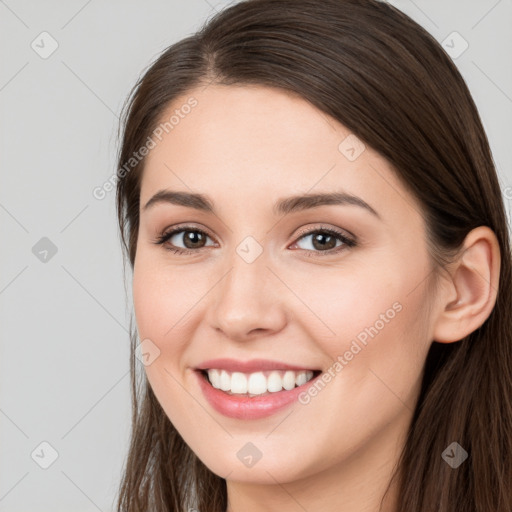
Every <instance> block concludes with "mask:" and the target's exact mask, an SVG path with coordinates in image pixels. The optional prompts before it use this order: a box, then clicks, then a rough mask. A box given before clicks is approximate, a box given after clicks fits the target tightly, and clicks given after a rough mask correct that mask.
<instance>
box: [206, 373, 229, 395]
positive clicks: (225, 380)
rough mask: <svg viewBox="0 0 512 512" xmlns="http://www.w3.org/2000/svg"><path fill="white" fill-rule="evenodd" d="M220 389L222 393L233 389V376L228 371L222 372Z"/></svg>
mask: <svg viewBox="0 0 512 512" xmlns="http://www.w3.org/2000/svg"><path fill="white" fill-rule="evenodd" d="M208 375H209V374H208ZM220 389H222V391H229V390H230V389H231V375H229V373H228V372H227V371H226V370H222V371H221V372H220Z"/></svg>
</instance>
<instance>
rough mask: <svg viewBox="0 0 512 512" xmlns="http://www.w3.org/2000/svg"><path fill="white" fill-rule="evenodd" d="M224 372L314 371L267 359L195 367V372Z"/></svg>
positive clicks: (211, 362)
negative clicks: (210, 370)
mask: <svg viewBox="0 0 512 512" xmlns="http://www.w3.org/2000/svg"><path fill="white" fill-rule="evenodd" d="M213 368H214V369H217V370H226V371H228V372H241V373H253V372H257V371H265V370H294V371H305V370H314V369H313V368H311V367H306V366H298V365H293V364H287V363H282V362H281V361H271V360H269V359H251V360H250V361H238V360H236V359H228V358H223V359H209V360H208V361H203V362H202V363H201V364H199V365H198V366H197V367H196V370H209V369H213Z"/></svg>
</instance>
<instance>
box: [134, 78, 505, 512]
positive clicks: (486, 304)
mask: <svg viewBox="0 0 512 512" xmlns="http://www.w3.org/2000/svg"><path fill="white" fill-rule="evenodd" d="M191 96H193V97H194V98H196V99H197V101H198V104H197V106H196V107H194V108H193V109H192V111H191V112H190V114H188V115H187V116H185V117H184V118H183V119H180V122H179V124H178V125H176V126H175V127H174V128H173V129H172V130H171V131H169V133H168V134H166V135H165V136H164V137H163V139H162V141H161V142H159V143H158V144H157V146H156V147H155V148H154V149H152V150H151V151H150V153H149V155H148V157H147V159H146V166H145V169H144V173H143V177H142V184H141V195H140V199H141V200H140V203H141V211H140V226H139V236H138V242H137V252H136V259H135V265H134V274H133V298H134V307H135V315H136V321H137V328H138V332H139V336H140V339H141V340H144V339H149V340H151V343H153V344H154V345H156V346H157V347H158V349H159V351H160V354H159V356H158V357H157V358H156V359H155V360H154V361H153V362H152V363H151V364H150V365H148V366H146V367H145V369H146V374H147V377H148V380H149V382H150V384H151V386H152V388H153V390H154V392H155V395H156V396H157V398H158V400H159V402H160V403H161V405H162V407H163V409H164V410H165V412H166V414H167V415H168V417H169V419H170V420H171V421H172V423H173V424H174V426H175V427H176V428H177V430H178V431H179V433H180V434H181V436H182V437H183V438H184V440H185V441H186V443H187V444H188V445H189V446H190V448H191V449H192V450H193V451H194V452H195V453H196V454H197V456H198V457H199V458H200V459H201V460H202V461H203V463H204V464H205V465H206V466H207V467H208V468H209V469H210V470H211V471H213V472H214V473H216V474H217V475H219V476H221V477H223V478H226V480H227V489H228V499H229V506H228V511H229V512H242V511H245V512H256V511H280V512H283V511H285V512H286V511H290V512H291V511H298V510H323V511H335V510H336V511H339V510H343V511H344V512H356V511H357V512H362V511H372V512H374V511H375V512H376V511H378V510H379V505H380V502H381V500H382V498H383V496H384V492H385V490H386V488H387V486H388V484H389V481H390V478H391V475H392V471H393V468H394V466H395V464H396V462H397V459H398V456H399V452H400V450H401V449H402V447H403V443H404V440H405V435H406V432H407V429H408V427H409V423H410V420H411V417H412V413H413V410H414V407H415V404H416V401H417V397H418V392H419V386H420V382H421V376H422V369H423V365H424V362H425V358H426V355H427V352H428V349H429V347H430V345H431V343H432V341H433V340H437V341H439V342H445V343H447V342H454V341H457V340H460V339H461V338H463V337H464V336H465V335H466V334H468V333H470V332H472V331H473V330H475V329H476V328H478V327H479V326H480V325H481V324H482V323H483V322H484V321H485V319H486V318H487V317H488V315H489V314H490V312H491V310H492V307H493V306H494V303H495V298H496V289H497V284H498V274H499V249H498V244H497V241H496V238H495V236H494V234H493V232H492V231H491V230H490V229H488V228H486V227H479V228H476V229H475V230H473V231H472V232H471V233H470V234H469V235H468V237H467V238H466V242H465V244H464V247H463V248H462V250H461V253H460V258H459V259H457V260H456V261H455V263H454V264H453V265H451V266H450V267H449V268H448V269H447V272H446V273H445V274H446V275H445V274H442V275H439V278H438V279H437V280H435V279H434V276H436V274H435V273H433V272H432V269H433V263H432V259H431V257H430V255H429V253H428V250H427V244H426V235H425V225H424V222H423V218H422V216H421V214H420V208H419V205H418V203H417V201H416V200H415V198H414V197H412V196H411V195H410V194H409V193H408V192H407V190H406V189H405V188H404V187H403V185H402V184H401V183H400V182H399V181H398V179H397V177H396V175H395V174H394V171H393V168H392V167H391V165H390V164H389V163H388V162H387V161H386V160H385V159H384V158H382V157H381V156H380V155H379V154H378V153H376V152H375V151H374V150H372V149H371V148H369V147H366V149H365V150H364V151H363V152H362V153H361V154H360V155H359V156H358V158H357V159H355V160H354V161H350V160H349V159H347V158H346V156H345V154H343V153H342V152H340V150H339V149H338V146H339V144H340V143H341V142H342V141H343V140H344V139H345V138H346V137H347V136H348V135H350V131H349V130H348V129H347V128H346V127H345V126H343V125H341V124H340V123H338V122H337V121H335V120H334V119H332V118H330V117H329V116H327V115H326V114H324V113H322V112H321V111H319V110H318V109H316V108H315V107H314V106H312V105H311V104H309V103H308V102H306V101H305V100H303V99H302V98H300V97H298V96H295V95H292V94H289V93H286V92H284V91H280V90H277V89H272V88H267V87H262V86H220V85H210V86H208V87H206V88H197V89H194V90H192V91H189V92H188V93H187V94H184V95H183V96H182V97H180V98H178V99H176V101H175V102H173V104H172V105H170V106H169V109H168V111H166V112H165V115H162V119H168V118H169V117H170V114H171V113H172V112H174V110H175V109H176V108H179V107H180V105H183V104H184V103H185V102H186V101H187V99H189V98H190V97H191ZM161 189H171V190H176V191H183V192H196V193H201V194H205V195H208V196H209V198H210V199H211V201H212V202H213V204H214V206H215V214H212V213H207V212H201V211H198V210H195V209H193V208H190V207H186V206H182V205H175V204H170V203H167V204H163V203H158V204H155V205H154V206H153V207H151V208H148V209H147V210H144V209H143V206H144V205H145V204H146V202H147V201H148V200H149V199H150V198H151V197H152V196H153V195H154V194H155V193H156V192H158V191H159V190H161ZM342 190H343V191H344V192H348V193H350V194H354V195H356V196H359V197H360V198H362V199H363V200H364V201H366V202H367V203H368V204H369V205H371V207H372V208H373V209H374V210H376V211H377V212H378V214H379V217H377V216H374V215H372V214H371V213H370V212H369V211H367V210H366V209H364V208H361V207H359V206H355V205H324V206H320V207H317V208H314V209H309V210H304V211H298V212H293V213H289V214H287V215H284V216H283V215H277V214H275V213H274V212H273V211H272V206H273V204H274V203H275V202H276V201H277V200H278V199H281V198H284V197H288V196H290V195H294V194H302V193H316V192H332V191H342ZM181 223H187V224H188V223H192V224H193V227H194V228H199V229H202V230H203V231H205V232H206V233H207V234H208V238H206V239H205V243H204V247H203V248H202V249H191V250H192V251H196V253H194V254H185V255H180V254H175V253H173V252H171V251H168V250H166V249H165V247H164V246H162V245H157V244H155V243H154V242H155V240H156V238H157V237H158V236H159V235H161V234H162V233H164V232H166V231H169V229H170V228H171V227H173V226H176V225H178V224H181ZM320 225H322V226H324V227H332V228H337V229H338V230H341V231H342V232H346V233H347V235H348V234H349V233H351V234H353V235H354V236H355V238H356V240H357V245H356V246H355V247H348V246H344V245H343V243H342V242H340V241H337V242H336V246H337V247H342V249H341V250H340V251H339V252H338V253H335V254H331V255H322V253H321V252H322V248H321V247H320V248H318V246H317V248H315V246H313V236H312V235H311V234H310V235H309V236H308V235H305V236H304V235H301V233H302V232H303V231H305V230H307V231H308V232H309V233H311V232H313V235H314V234H316V231H314V230H317V231H318V229H319V228H320ZM188 229H189V230H190V228H188ZM192 231H193V229H192ZM299 231H300V232H299ZM187 233H188V232H185V233H183V232H181V233H179V234H176V235H174V237H173V238H172V239H171V240H172V241H168V242H167V246H170V245H171V243H174V244H175V246H177V247H181V248H183V247H187V246H186V245H184V244H185V242H186V241H184V237H183V235H184V234H187ZM247 236H251V237H253V238H254V239H255V240H256V241H257V242H258V243H259V244H260V246H261V248H262V250H263V252H262V253H261V255H260V256H259V257H258V258H257V259H256V260H255V261H254V262H252V263H247V262H246V261H245V260H244V259H242V258H241V257H240V256H239V255H238V254H237V252H236V248H237V246H238V245H239V244H240V242H242V240H244V239H245V238H246V237H247ZM300 236H302V238H301V237H300ZM189 247H190V245H189ZM328 247H332V246H328ZM308 254H309V257H308ZM396 303H398V304H399V305H400V306H401V309H400V311H399V312H396V314H395V315H394V318H392V319H391V320H389V321H388V322H387V323H386V324H385V326H384V327H383V328H382V329H380V330H379V332H378V334H377V335H375V336H374V337H373V338H369V340H368V342H367V345H366V346H363V345H362V347H363V348H362V349H361V350H360V351H359V352H358V353H357V354H356V355H354V356H353V358H352V359H351V360H350V361H347V364H346V365H344V366H343V368H342V370H341V371H339V372H338V373H336V375H335V377H334V378H332V379H331V381H330V382H329V383H328V384H327V385H326V386H325V387H324V388H323V389H322V390H321V391H320V392H318V394H317V395H316V396H315V397H313V398H311V400H310V402H309V403H308V404H306V405H303V404H300V403H295V404H293V405H292V406H289V407H287V408H286V409H284V410H283V411H280V412H278V413H276V414H274V415H272V416H269V417H267V418H263V419H259V420H239V419H232V418H227V417H224V416H223V415H221V414H219V413H218V412H216V411H215V410H214V409H213V408H212V407H211V406H210V405H209V403H208V402H207V401H206V399H205V397H204V396H203V394H202V392H201V390H200V388H199V385H198V382H197V379H196V376H195V375H194V373H193V370H192V369H193V368H194V367H196V366H197V365H199V364H200V363H201V362H202V361H204V360H206V359H211V358H217V357H231V358H234V359H240V360H250V359H254V358H265V359H271V360H279V361H283V362H287V363H290V364H297V365H302V366H306V367H309V368H320V369H322V370H323V371H325V372H327V371H328V369H329V368H332V367H333V363H334V362H335V361H336V360H337V358H338V356H341V357H343V355H344V354H345V353H346V352H347V350H349V349H350V347H351V343H352V342H353V340H354V339H355V338H356V337H357V335H358V334H359V333H361V332H362V331H364V330H365V328H368V327H370V326H373V325H375V323H376V321H377V320H379V318H380V315H381V314H385V313H386V311H388V310H390V309H393V307H392V305H393V304H396ZM248 442H251V443H253V444H254V445H255V446H256V447H257V448H258V449H259V451H260V452H261V453H262V457H261V459H260V460H259V461H258V462H257V463H256V464H255V465H254V466H252V467H246V466H245V465H244V464H242V462H241V461H240V460H239V459H238V457H237V452H238V451H239V450H240V449H241V448H242V447H243V446H244V445H245V444H246V443H248ZM395 499H396V488H395V487H394V486H391V488H390V491H389V493H388V494H387V496H386V498H385V499H384V502H383V507H382V510H383V511H387V512H391V511H393V510H395Z"/></svg>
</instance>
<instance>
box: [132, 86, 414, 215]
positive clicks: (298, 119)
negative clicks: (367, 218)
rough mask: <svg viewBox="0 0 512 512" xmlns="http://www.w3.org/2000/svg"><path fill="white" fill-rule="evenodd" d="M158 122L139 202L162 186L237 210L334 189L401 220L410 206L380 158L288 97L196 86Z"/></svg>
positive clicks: (331, 122) (267, 91)
mask: <svg viewBox="0 0 512 512" xmlns="http://www.w3.org/2000/svg"><path fill="white" fill-rule="evenodd" d="M186 105H194V106H193V107H191V108H188V107H187V108H185V107H184V106H186ZM171 118H172V122H169V121H170V120H171ZM160 121H161V123H166V122H167V123H168V125H167V130H163V133H162V134H161V136H160V137H161V140H158V139H156V138H155V142H156V146H155V147H154V148H153V149H152V150H151V151H150V153H149V155H148V156H147V157H146V163H145V169H144V174H143V179H142V185H141V204H145V203H146V201H147V200H148V199H149V198H150V197H151V196H152V195H153V194H155V193H156V192H158V191H159V190H161V189H164V188H172V189H178V190H183V191H194V192H199V193H204V194H208V195H209V196H211V197H213V199H214V200H215V201H216V200H217V198H218V200H219V201H225V200H227V201H230V203H231V204H232V205H236V204H239V205H240V207H243V208H247V205H248V204H252V205H263V204H266V203H268V205H269V208H271V207H272V205H273V202H274V201H275V200H277V199H278V198H279V197H283V196H285V195H292V194H298V193H305V192H325V191H334V190H336V191H339V190H345V191H347V192H350V193H353V194H357V195H359V196H362V197H364V198H368V201H367V202H369V203H370V202H373V203H374V205H375V208H376V209H377V210H378V209H379V207H380V208H381V209H382V208H383V207H384V208H385V209H386V210H388V211H390V210H395V211H396V213H402V214H403V209H404V208H405V209H410V206H411V204H413V203H414V199H413V198H412V197H410V196H409V194H408V193H407V191H406V190H405V189H404V188H403V186H402V185H401V183H400V182H399V181H398V179H397V177H396V176H395V173H394V171H393V169H392V167H391V165H390V164H389V163H388V162H387V161H386V160H385V159H384V158H382V157H381V156H380V155H379V154H378V153H376V152H375V151H374V150H373V149H372V148H370V147H368V146H365V145H364V144H363V143H362V142H361V141H359V140H358V139H357V137H355V135H354V134H351V132H350V130H349V129H348V128H347V127H345V126H344V125H342V124H341V123H339V122H338V121H336V120H335V119H333V118H332V117H330V116H328V115H327V114H325V113H324V112H322V111H321V110H319V109H317V108H316V107H315V106H313V105H312V104H311V103H309V102H308V101H306V100H304V99H303V98H301V97H299V96H298V95H296V94H293V93H289V92H287V91H283V90H280V89H275V88H269V87H263V86H253V85H251V86H245V85H244V86H222V85H210V86H207V87H206V88H204V87H200V88H197V89H193V90H191V91H189V92H187V93H186V94H184V95H182V96H180V97H179V98H176V99H175V101H173V103H172V104H171V105H169V106H168V108H167V109H166V111H165V112H164V113H163V114H162V116H161V118H160ZM160 126H165V125H164V124H161V125H160ZM249 198H250V203H248V199H249ZM270 199H272V201H270ZM397 199H398V200H399V201H397ZM401 210H402V211H401ZM400 211H401V212H400Z"/></svg>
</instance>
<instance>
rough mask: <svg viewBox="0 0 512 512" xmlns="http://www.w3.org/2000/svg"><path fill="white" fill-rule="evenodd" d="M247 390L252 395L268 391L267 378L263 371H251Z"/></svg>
mask: <svg viewBox="0 0 512 512" xmlns="http://www.w3.org/2000/svg"><path fill="white" fill-rule="evenodd" d="M247 391H248V392H249V394H251V395H261V394H262V393H265V392H266V391H267V379H266V377H265V375H263V373H261V372H257V373H251V374H250V375H249V382H248V385H247Z"/></svg>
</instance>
